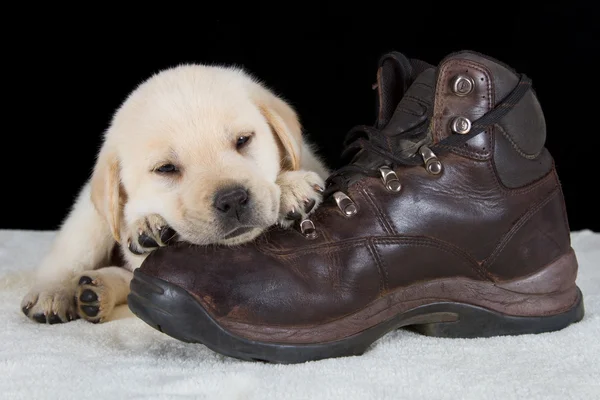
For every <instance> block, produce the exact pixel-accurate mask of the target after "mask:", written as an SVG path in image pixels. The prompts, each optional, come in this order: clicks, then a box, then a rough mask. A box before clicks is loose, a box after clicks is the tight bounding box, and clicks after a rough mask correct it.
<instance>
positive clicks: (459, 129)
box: [451, 117, 471, 135]
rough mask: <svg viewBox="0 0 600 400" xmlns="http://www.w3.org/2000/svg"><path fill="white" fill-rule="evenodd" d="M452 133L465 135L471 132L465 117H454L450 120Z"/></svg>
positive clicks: (468, 121) (467, 119)
mask: <svg viewBox="0 0 600 400" xmlns="http://www.w3.org/2000/svg"><path fill="white" fill-rule="evenodd" d="M451 128H452V131H453V132H454V133H458V134H460V135H466V134H467V133H469V131H471V121H470V120H469V118H466V117H456V118H454V119H453V120H452V124H451Z"/></svg>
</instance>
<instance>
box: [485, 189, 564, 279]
mask: <svg viewBox="0 0 600 400" xmlns="http://www.w3.org/2000/svg"><path fill="white" fill-rule="evenodd" d="M558 193H559V191H558V188H557V187H556V186H555V187H554V188H553V189H552V190H551V191H550V192H549V193H548V194H547V195H546V197H544V199H543V200H542V201H539V202H537V203H536V204H535V205H534V206H533V207H530V208H529V209H528V210H527V211H525V212H524V213H523V214H521V216H519V218H518V219H517V222H516V223H515V224H514V225H513V226H512V228H511V229H510V230H509V231H508V232H507V233H506V234H505V235H504V236H503V237H502V239H500V241H499V242H498V245H496V247H495V248H494V250H493V251H492V253H491V254H490V256H489V257H488V258H487V259H485V260H484V261H483V262H482V263H481V266H482V267H483V268H484V269H485V270H486V271H487V270H489V267H490V266H491V265H493V263H494V261H496V259H497V258H498V256H499V255H500V254H501V253H502V250H504V248H505V247H506V246H507V245H508V243H509V242H510V240H511V239H512V238H513V237H514V236H515V235H516V234H517V232H519V230H520V229H521V227H523V225H525V224H526V223H527V222H528V221H529V220H530V219H531V218H532V217H533V216H534V215H535V214H537V213H538V212H539V211H540V210H541V209H542V208H543V207H544V206H545V205H546V204H548V203H549V202H550V201H551V200H552V199H554V197H555V196H556V195H557V194H558Z"/></svg>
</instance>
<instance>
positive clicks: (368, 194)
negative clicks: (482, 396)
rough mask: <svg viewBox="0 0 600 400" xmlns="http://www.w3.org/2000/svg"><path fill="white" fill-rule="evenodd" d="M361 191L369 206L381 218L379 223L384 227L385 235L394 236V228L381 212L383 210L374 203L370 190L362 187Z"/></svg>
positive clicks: (373, 195)
mask: <svg viewBox="0 0 600 400" xmlns="http://www.w3.org/2000/svg"><path fill="white" fill-rule="evenodd" d="M362 191H363V192H364V194H365V196H364V197H365V198H366V199H367V200H368V202H369V203H370V204H371V206H372V207H373V209H374V210H375V212H376V214H377V215H378V216H379V217H380V218H381V223H382V225H383V226H384V231H386V233H388V234H390V235H393V234H395V233H396V230H395V229H394V226H393V225H392V223H391V222H390V220H389V219H388V217H387V215H386V213H385V212H383V210H382V209H381V208H380V207H379V206H378V205H377V202H376V201H375V194H374V193H373V192H371V189H370V188H369V187H364V188H363V190H362Z"/></svg>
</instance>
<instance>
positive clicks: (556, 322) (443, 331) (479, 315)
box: [409, 289, 585, 338]
mask: <svg viewBox="0 0 600 400" xmlns="http://www.w3.org/2000/svg"><path fill="white" fill-rule="evenodd" d="M577 291H578V300H577V302H576V303H575V305H574V306H573V307H571V308H570V309H569V310H567V311H565V312H563V313H560V314H556V315H550V316H543V317H516V316H511V315H505V314H501V313H498V312H496V311H492V310H488V309H486V308H483V307H478V306H473V305H470V304H459V303H446V304H445V305H444V306H443V309H444V313H443V314H444V320H445V321H448V319H452V317H451V315H454V318H455V320H454V321H451V322H432V323H425V324H419V325H411V326H410V327H409V328H410V329H412V330H414V331H417V332H419V333H421V334H423V335H426V336H434V337H444V338H477V337H492V336H505V335H524V334H535V333H543V332H553V331H558V330H561V329H563V328H565V327H567V326H568V325H570V324H572V323H575V322H579V321H580V320H581V319H582V318H583V315H584V313H585V311H584V306H583V296H582V294H581V291H580V290H579V289H577ZM438 315H439V314H438Z"/></svg>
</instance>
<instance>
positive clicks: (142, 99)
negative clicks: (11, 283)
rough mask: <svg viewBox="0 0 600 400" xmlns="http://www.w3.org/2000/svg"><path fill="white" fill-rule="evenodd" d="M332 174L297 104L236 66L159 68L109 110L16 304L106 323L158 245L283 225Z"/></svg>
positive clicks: (48, 316)
mask: <svg viewBox="0 0 600 400" xmlns="http://www.w3.org/2000/svg"><path fill="white" fill-rule="evenodd" d="M327 174H328V170H327V168H326V166H325V165H324V163H323V162H322V161H321V160H320V159H319V157H318V156H317V155H316V153H315V152H314V151H313V149H312V147H311V145H310V144H309V143H307V142H306V140H305V139H304V137H303V135H302V129H301V125H300V122H299V120H298V117H297V114H296V112H295V111H294V109H293V108H292V107H291V106H290V105H289V104H288V103H287V102H286V101H285V100H283V99H282V98H281V97H278V96H277V95H275V94H274V93H272V92H271V91H270V90H269V89H267V88H266V87H265V86H264V85H263V84H262V83H260V82H259V81H257V80H256V79H254V78H253V77H251V76H250V75H249V74H247V73H246V72H244V71H243V70H241V69H238V68H233V67H224V66H206V65H182V66H178V67H174V68H170V69H166V70H163V71H161V72H159V73H158V74H156V75H154V76H152V77H150V78H149V79H148V80H146V81H145V82H144V83H142V84H141V85H140V86H138V87H137V88H136V89H135V90H134V91H133V92H132V93H131V94H130V95H129V96H128V98H127V99H126V100H125V101H124V103H123V104H122V105H121V106H120V107H119V109H118V110H117V111H116V113H115V114H114V116H113V119H112V121H111V123H110V126H109V127H108V129H107V130H106V132H105V133H104V140H103V143H102V146H101V148H100V150H99V153H98V156H97V159H96V163H95V166H94V169H93V172H92V174H91V177H90V179H89V181H88V182H87V183H86V184H85V186H84V187H83V188H82V189H81V192H80V194H79V196H78V198H77V199H76V201H75V203H74V205H73V207H72V209H71V210H70V212H69V214H68V215H67V217H66V219H65V220H64V222H63V223H62V225H61V227H60V230H59V232H58V233H57V237H56V239H55V242H54V243H53V245H52V248H51V250H50V252H49V253H48V254H47V255H46V257H45V259H44V260H43V261H42V263H41V265H40V266H39V268H38V269H37V271H36V278H35V282H34V284H33V286H32V289H31V291H30V292H29V293H28V294H26V295H25V297H24V298H23V301H22V304H21V307H22V310H23V312H24V313H25V314H26V315H27V316H28V317H29V318H31V319H33V320H35V321H37V322H41V323H46V322H47V323H50V324H53V323H60V322H67V321H70V320H73V319H76V318H78V317H81V318H84V319H86V320H88V321H90V322H101V321H105V320H106V319H107V318H108V317H109V316H110V313H111V311H112V310H113V309H114V307H115V306H116V305H119V304H124V303H126V301H127V300H126V299H127V294H128V293H129V282H130V280H131V278H132V271H133V270H134V269H136V268H138V267H139V266H140V265H141V263H142V261H143V260H144V258H145V257H146V256H147V255H148V254H149V252H151V251H152V250H153V249H156V248H158V247H160V246H165V245H167V244H168V243H172V242H173V241H186V242H189V243H193V244H198V245H208V244H225V245H236V244H240V243H244V242H247V241H250V240H252V239H254V238H255V237H256V236H257V235H259V234H260V233H261V232H262V231H264V230H265V229H266V228H267V227H269V226H271V225H274V224H276V223H279V224H280V225H282V226H284V227H290V226H291V225H292V224H293V222H294V220H298V219H300V218H305V217H306V216H307V214H309V213H311V212H312V211H314V210H315V209H316V208H317V206H318V205H319V203H320V202H321V195H320V193H321V192H322V188H323V186H324V179H325V178H326V177H327ZM115 248H116V250H118V253H120V255H121V258H122V259H123V261H124V268H123V267H120V266H116V265H115V264H114V261H112V260H113V259H114V257H112V256H113V255H114V254H115V252H114V250H115ZM232 251H234V250H232Z"/></svg>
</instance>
